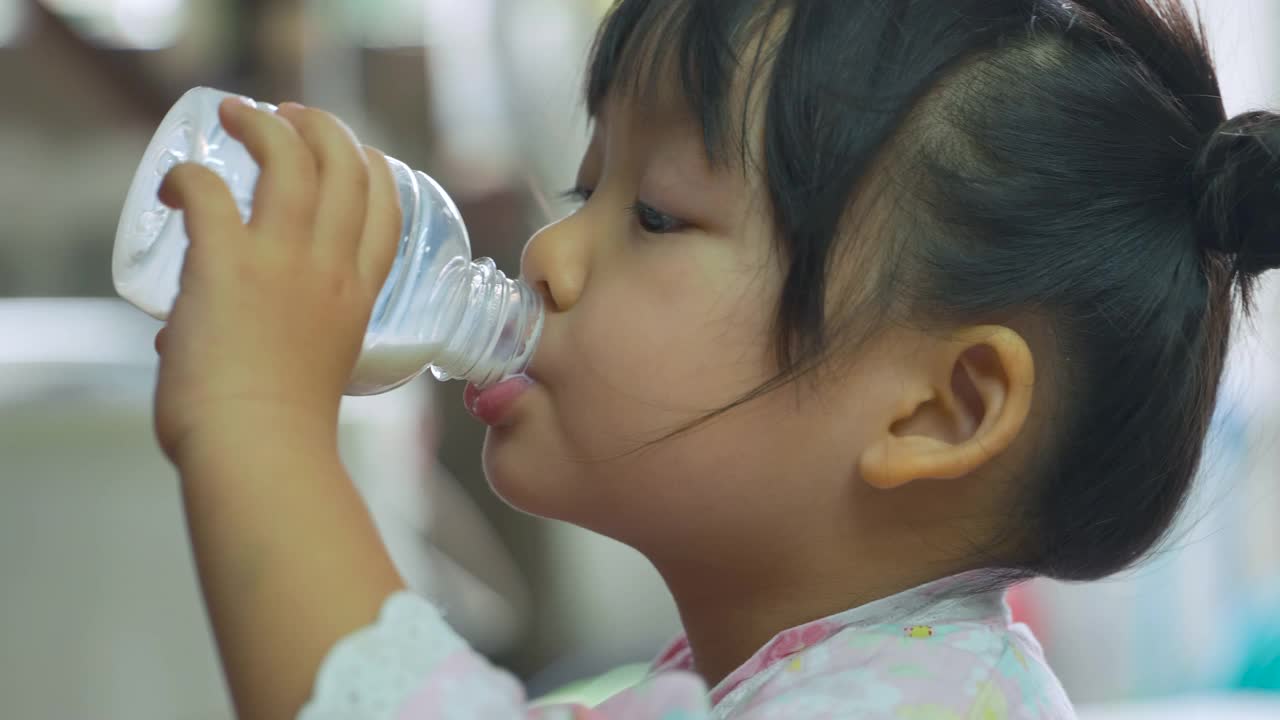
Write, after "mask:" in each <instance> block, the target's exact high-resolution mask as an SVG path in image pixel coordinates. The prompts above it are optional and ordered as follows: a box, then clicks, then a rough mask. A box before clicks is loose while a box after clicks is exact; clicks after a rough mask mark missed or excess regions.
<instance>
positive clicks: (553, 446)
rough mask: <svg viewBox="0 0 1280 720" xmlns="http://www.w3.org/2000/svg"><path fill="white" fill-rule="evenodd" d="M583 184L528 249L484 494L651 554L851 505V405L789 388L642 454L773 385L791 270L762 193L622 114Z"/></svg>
mask: <svg viewBox="0 0 1280 720" xmlns="http://www.w3.org/2000/svg"><path fill="white" fill-rule="evenodd" d="M577 186H578V189H580V190H581V191H583V193H582V194H583V196H584V198H585V200H584V203H583V205H582V206H581V208H580V209H579V210H577V211H576V212H574V213H573V214H571V215H570V216H568V217H566V218H564V219H563V220H561V221H559V222H557V223H555V224H553V225H551V226H549V227H547V228H545V229H543V230H542V231H540V232H539V233H538V234H537V235H535V236H534V237H533V238H532V239H531V240H530V241H529V244H528V246H527V247H526V248H525V253H524V259H523V263H522V271H523V274H524V277H525V279H526V280H527V281H528V282H529V283H530V284H531V285H534V286H535V287H539V288H540V289H541V290H542V291H543V292H544V295H545V297H546V298H547V308H548V312H547V318H546V326H545V330H544V334H543V337H542V341H541V344H540V346H539V348H538V351H537V354H536V357H535V358H534V361H533V364H532V367H531V370H530V375H531V377H532V378H533V379H534V380H535V385H534V386H533V387H532V388H530V389H529V390H528V391H527V392H525V393H524V394H523V395H521V397H520V398H519V400H518V401H517V402H516V403H515V405H514V406H512V408H511V410H510V411H509V412H508V413H506V415H505V417H503V418H502V420H501V421H499V422H498V423H496V425H495V426H494V427H492V428H491V429H490V431H489V434H488V437H487V440H486V444H485V454H484V461H485V469H486V474H487V476H488V478H489V481H490V483H491V484H492V485H493V487H494V489H495V490H496V491H497V492H498V493H499V494H500V495H501V496H502V497H503V498H504V499H506V500H507V501H508V502H509V503H511V504H512V505H514V506H516V507H517V508H520V509H522V510H525V511H527V512H530V513H534V514H537V515H542V516H545V517H551V518H557V519H561V520H565V521H568V522H572V523H575V524H577V525H581V526H583V527H587V528H589V529H592V530H595V531H597V532H601V533H603V534H606V535H609V536H612V537H614V538H617V539H619V540H621V541H623V542H626V543H629V544H631V545H633V546H634V547H637V548H638V549H640V550H642V551H644V552H672V551H677V552H678V551H681V549H682V548H683V549H685V550H692V549H693V547H694V546H693V545H691V543H696V544H697V547H698V548H706V547H713V548H718V547H724V548H729V547H734V546H738V547H739V548H740V547H741V546H742V545H743V544H744V543H746V544H750V543H752V542H764V541H765V539H766V537H767V538H768V539H769V541H770V542H773V543H776V541H777V538H778V536H780V535H783V536H785V535H786V533H785V530H786V526H787V525H789V524H805V523H813V522H814V521H818V522H821V518H820V517H819V515H818V514H817V513H818V512H819V511H820V509H822V508H827V509H830V508H831V507H832V503H847V502H848V500H847V498H846V497H844V494H845V493H847V492H848V489H849V485H851V484H852V483H851V482H849V481H850V479H851V477H852V475H853V473H854V469H855V465H856V458H857V454H858V449H859V447H860V446H861V441H860V437H861V431H860V429H859V428H858V427H857V423H856V418H855V416H854V413H853V412H852V403H851V399H852V398H851V395H850V393H848V392H840V393H833V394H831V395H829V396H827V395H819V394H818V393H817V391H812V390H806V389H802V385H803V383H802V384H799V385H792V386H787V387H784V388H782V389H780V390H778V391H776V392H772V393H770V394H768V395H765V396H763V397H761V398H758V399H756V400H753V401H751V402H749V403H746V404H744V405H742V406H740V407H737V408H735V409H733V410H731V411H729V412H727V413H725V414H724V415H722V416H720V417H718V418H716V419H714V420H712V421H710V422H708V423H706V424H704V425H701V426H698V427H697V428H696V429H694V430H692V431H690V432H687V433H683V434H678V435H676V436H675V437H671V438H668V439H665V440H661V441H660V442H657V443H653V444H649V443H651V441H655V440H658V439H659V438H662V437H663V436H664V435H666V434H667V433H669V432H671V431H673V430H675V429H677V428H680V427H682V426H683V425H685V424H686V423H688V422H690V421H692V420H696V419H698V418H700V417H702V416H704V415H706V414H707V413H709V412H711V411H715V410H717V409H719V408H721V407H723V406H726V405H728V404H730V403H732V402H733V401H734V400H736V399H738V398H739V397H740V396H742V395H744V394H745V393H748V392H750V391H751V390H753V389H755V388H756V387H757V386H759V385H761V384H762V383H764V382H765V381H767V380H769V379H770V378H771V377H772V376H773V375H774V373H775V371H776V366H775V364H774V361H773V353H774V347H775V338H774V334H773V321H774V318H775V315H776V307H777V302H778V295H779V288H780V286H781V282H782V278H783V268H782V262H783V261H782V259H781V258H780V257H779V254H778V253H777V252H776V250H775V241H774V238H773V237H772V224H771V221H770V219H769V217H768V214H767V208H768V203H767V201H766V199H765V197H764V195H763V194H762V190H761V187H760V186H759V185H757V184H755V181H752V180H749V179H748V178H747V177H744V173H743V172H742V171H741V170H739V169H730V168H724V169H712V167H711V166H710V164H709V163H708V161H707V159H706V154H705V151H704V149H703V145H702V136H701V132H700V130H699V129H698V127H697V126H696V125H695V124H694V123H692V122H691V121H690V120H689V119H687V118H686V117H685V116H684V115H683V114H682V113H680V112H677V111H674V110H670V109H669V108H662V107H661V104H659V107H658V108H657V109H653V108H646V109H645V110H644V111H641V110H639V109H637V107H636V106H635V105H633V104H630V103H625V102H614V103H612V104H610V105H609V106H608V108H607V109H606V111H605V112H604V113H603V114H602V117H600V118H598V121H597V125H596V130H595V133H594V137H593V139H592V142H591V145H590V148H589V149H588V151H587V153H586V156H585V157H584V158H583V161H582V164H581V168H580V170H579V172H578V177H577ZM779 526H782V527H779ZM762 528H771V529H775V530H779V531H782V532H773V531H772V530H771V531H769V532H761V529H762Z"/></svg>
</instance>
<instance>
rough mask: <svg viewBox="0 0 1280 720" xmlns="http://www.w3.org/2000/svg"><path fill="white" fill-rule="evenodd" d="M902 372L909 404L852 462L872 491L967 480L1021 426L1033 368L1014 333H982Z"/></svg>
mask: <svg viewBox="0 0 1280 720" xmlns="http://www.w3.org/2000/svg"><path fill="white" fill-rule="evenodd" d="M910 372H912V373H914V374H915V376H916V377H915V378H914V379H913V380H912V382H910V383H909V386H910V387H912V388H914V391H913V392H914V396H913V397H909V398H907V399H906V402H904V403H903V409H902V410H901V411H900V412H899V414H898V417H895V418H893V419H892V421H891V422H890V423H887V424H886V427H885V429H884V431H883V432H882V433H881V434H880V436H879V438H878V439H877V440H876V441H874V442H873V443H871V444H870V445H869V446H868V447H867V448H866V449H865V450H864V451H863V453H862V455H861V457H860V458H859V463H858V467H859V471H860V474H861V477H862V481H863V482H865V483H867V484H868V485H871V486H872V487H875V488H878V489H882V490H889V489H893V488H896V487H900V486H902V485H905V484H907V483H910V482H912V481H913V480H927V479H936V480H945V479H955V478H960V477H965V476H968V475H971V474H973V473H974V472H976V471H978V470H979V469H981V468H982V467H984V466H986V465H987V464H989V463H990V462H991V461H992V460H994V459H995V458H996V457H998V456H1000V455H1001V454H1003V453H1004V452H1005V451H1006V450H1008V449H1009V448H1010V446H1012V445H1013V443H1014V441H1015V440H1016V439H1017V437H1018V435H1019V434H1020V433H1021V432H1022V429H1023V427H1025V425H1026V422H1027V417H1028V416H1029V414H1030V410H1031V397H1032V389H1033V386H1034V382H1035V364H1034V361H1033V358H1032V354H1031V348H1030V347H1029V346H1028V344H1027V342H1026V340H1025V339H1024V338H1023V337H1022V336H1021V335H1020V334H1019V333H1017V332H1015V331H1014V330H1011V329H1009V328H1007V327H1002V326H982V327H975V328H969V329H967V330H965V331H964V332H962V333H959V334H957V335H954V336H952V337H950V338H947V339H945V340H939V342H938V345H937V346H936V347H935V348H934V349H933V352H931V353H930V357H929V358H928V359H925V360H922V361H920V362H919V363H918V364H917V365H913V366H912V369H911V371H910ZM922 391H923V392H922Z"/></svg>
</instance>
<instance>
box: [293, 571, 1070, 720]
mask: <svg viewBox="0 0 1280 720" xmlns="http://www.w3.org/2000/svg"><path fill="white" fill-rule="evenodd" d="M972 579H973V578H972V577H968V578H966V577H957V578H949V579H946V580H942V581H938V582H936V583H932V584H930V585H926V586H923V587H921V588H917V589H915V590H911V591H908V592H906V593H902V594H900V595H895V596H893V597H891V598H886V599H884V600H879V601H876V602H874V603H870V604H868V605H865V606H862V607H858V608H854V609H852V610H848V611H846V612H844V613H840V614H838V615H834V616H832V617H829V618H823V619H821V620H816V621H814V622H810V623H806V624H804V625H801V626H798V627H795V628H792V629H790V630H787V631H785V632H782V633H779V634H778V635H777V636H776V637H774V638H773V640H771V641H770V642H768V643H766V644H765V646H764V647H762V648H760V650H759V651H758V652H756V654H755V655H754V656H752V657H751V658H750V659H749V660H748V661H747V662H746V663H744V664H743V665H742V666H741V667H740V668H738V669H737V670H736V671H735V672H734V673H732V674H731V675H730V676H729V677H727V678H725V679H724V680H723V681H722V682H720V683H719V684H718V685H717V686H716V687H714V688H710V689H708V688H707V687H706V685H705V684H704V683H703V681H702V679H701V678H700V677H699V676H698V675H697V674H696V672H695V667H694V658H693V654H692V652H691V650H690V648H689V643H688V640H687V639H686V638H684V637H683V636H682V637H680V638H677V639H676V640H675V641H673V642H672V643H671V644H670V645H669V646H668V647H667V648H666V649H665V650H664V651H663V652H662V653H661V654H660V655H659V656H658V659H657V660H656V661H655V662H654V664H653V666H652V669H651V672H650V674H649V676H648V677H647V678H646V679H645V680H644V681H643V682H641V683H640V684H638V685H637V686H635V687H632V688H629V689H627V690H624V691H622V692H621V693H619V694H617V695H615V696H614V697H613V698H610V699H609V700H608V701H606V702H604V703H603V704H601V705H600V706H598V707H596V708H586V707H583V706H580V705H555V706H546V705H544V706H541V707H534V708H530V707H529V706H528V705H527V703H526V698H525V696H524V691H523V688H521V687H520V685H519V684H518V683H517V682H516V681H515V679H514V678H512V677H511V676H510V675H509V674H507V673H505V672H503V671H501V670H498V669H496V668H494V667H492V666H491V665H489V664H488V663H487V662H485V661H484V659H483V658H481V657H480V656H479V655H477V654H475V653H474V652H472V651H471V650H469V649H463V650H461V651H453V652H450V653H447V654H444V655H443V656H441V659H439V660H438V661H435V664H434V666H433V668H432V669H431V670H430V671H428V672H426V673H425V676H424V677H422V679H421V682H420V683H419V684H418V686H417V688H416V689H415V690H414V691H413V692H410V693H407V694H404V695H401V696H398V697H397V698H385V700H386V702H379V703H372V704H369V705H368V706H370V707H373V706H376V707H392V708H396V711H395V712H394V713H390V712H388V713H386V714H380V713H379V714H362V715H359V716H352V715H351V714H349V713H348V714H340V713H331V714H325V708H324V707H322V706H317V705H316V704H315V703H314V702H313V705H312V706H309V707H308V708H307V709H306V710H304V715H303V717H304V720H312V719H313V718H314V719H317V720H318V719H320V718H324V719H325V720H327V719H328V718H330V717H332V718H337V717H343V718H348V719H349V720H362V719H363V718H365V717H368V718H374V717H378V718H381V717H387V718H393V717H394V718H399V719H400V720H419V719H425V718H432V719H439V720H482V719H483V720H773V719H777V720H823V719H826V718H829V719H831V720H855V719H856V720H961V719H962V718H963V719H966V720H968V719H973V718H981V719H982V720H1010V719H1015V720H1072V719H1073V718H1075V713H1074V711H1073V709H1072V707H1071V703H1070V702H1069V701H1068V699H1067V697H1066V694H1065V693H1064V692H1063V690H1062V687H1061V686H1060V685H1059V684H1058V681H1057V679H1056V678H1055V677H1054V675H1053V672H1052V671H1051V670H1050V669H1049V667H1048V665H1047V664H1046V662H1045V660H1044V654H1043V652H1042V651H1041V649H1040V646H1039V644H1038V643H1037V642H1036V640H1035V638H1034V637H1032V635H1031V632H1030V631H1029V630H1028V629H1027V628H1026V627H1025V626H1023V625H1019V624H1017V623H1014V622H1013V621H1012V619H1011V617H1010V613H1009V610H1008V607H1007V605H1006V604H1005V602H1004V597H1003V593H1000V592H989V593H982V594H974V593H971V592H967V591H964V590H963V588H966V587H972V584H971V583H967V582H966V580H972ZM398 596H399V598H398V599H397V600H396V601H395V602H396V603H397V608H398V611H397V613H398V615H399V616H402V617H403V616H408V615H410V614H412V613H409V612H408V610H407V609H406V608H408V607H409V604H410V600H409V599H407V598H406V597H405V596H404V594H398ZM388 602H389V603H391V602H392V601H390V600H389V601H388ZM413 602H416V603H418V604H419V606H420V607H421V615H420V616H419V617H416V618H414V628H415V632H414V642H418V643H422V647H423V652H424V654H429V653H428V651H427V648H429V647H432V646H434V647H439V644H438V643H445V644H449V645H451V646H453V645H457V644H458V643H459V642H460V641H459V639H458V638H457V636H456V635H455V634H454V633H453V631H452V630H450V629H449V627H448V626H447V625H446V624H444V622H443V620H441V619H440V618H439V614H438V613H436V612H435V611H434V608H432V607H431V606H430V605H429V604H428V603H426V602H425V601H423V600H421V599H420V598H414V599H413ZM424 628H430V630H429V632H424V631H423V629H424ZM367 630H368V632H369V633H371V634H369V635H365V636H363V638H364V639H365V640H368V638H370V637H381V638H390V637H393V636H394V635H393V634H390V633H388V628H386V627H381V628H377V627H376V626H375V628H372V629H367ZM374 630H379V631H380V632H381V634H377V633H375V632H374ZM362 632H365V631H362ZM358 635H359V634H357V636H358ZM357 636H353V637H357ZM383 642H390V641H389V640H384V641H383ZM375 644H376V643H375ZM433 644H434V645H433ZM361 646H362V645H361V644H360V643H358V642H350V643H340V644H339V646H338V647H336V648H335V650H334V651H332V652H331V653H330V656H329V658H327V659H326V661H325V666H326V668H328V667H330V666H332V667H352V666H353V665H352V663H351V662H350V658H344V657H342V656H341V655H342V653H343V651H344V648H352V647H361ZM363 647H364V648H365V651H366V652H368V650H369V648H370V647H371V645H370V644H369V643H368V642H365V643H364V645H363ZM396 650H397V652H399V653H401V654H402V653H403V647H397V648H396ZM395 654H396V653H387V654H386V655H387V656H388V657H390V656H393V655H395ZM374 655H377V653H374ZM437 655H440V653H437ZM393 670H394V669H390V668H389V669H388V670H387V672H392V671H393ZM401 670H402V668H401ZM321 674H322V676H323V677H328V678H332V677H333V676H334V673H333V672H332V671H330V672H329V673H328V674H327V675H326V674H325V668H322V670H321ZM360 678H363V679H356V680H353V681H352V686H351V687H332V686H329V687H325V688H324V690H325V693H323V695H324V696H325V697H345V696H347V695H349V694H357V695H358V694H359V693H361V692H365V693H366V694H368V691H369V686H370V685H376V683H374V682H373V681H372V679H373V678H376V674H374V675H371V674H370V673H369V672H363V673H361V674H360Z"/></svg>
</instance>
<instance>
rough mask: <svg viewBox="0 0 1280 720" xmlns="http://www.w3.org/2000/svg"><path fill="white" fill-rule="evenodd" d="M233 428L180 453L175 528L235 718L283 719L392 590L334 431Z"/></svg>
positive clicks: (395, 585) (390, 574) (393, 582)
mask: <svg viewBox="0 0 1280 720" xmlns="http://www.w3.org/2000/svg"><path fill="white" fill-rule="evenodd" d="M295 429H296V428H290V427H289V426H287V425H277V426H276V427H275V428H274V431H269V430H263V429H257V430H255V429H254V428H252V427H249V426H247V425H246V426H244V427H242V428H241V429H240V430H239V431H237V433H235V434H223V436H222V437H220V438H219V439H218V440H216V441H205V442H203V443H201V444H198V445H196V446H194V447H192V448H190V449H189V450H187V451H186V452H185V453H184V456H183V458H182V459H181V462H180V463H179V468H180V471H181V474H182V484H183V499H184V504H185V508H186V515H187V523H188V528H189V532H190V534H191V541H192V545H193V549H194V553H195V560H196V567H197V570H198V572H199V576H200V583H201V587H202V590H203V593H204V598H205V603H206V605H207V607H208V612H209V616H210V620H211V622H212V624H213V630H214V635H215V638H216V640H217V645H218V651H219V654H220V655H221V658H222V665H223V668H224V672H225V673H226V675H227V681H228V683H229V685H230V688H231V693H232V696H233V699H234V701H235V705H236V709H237V712H238V714H239V717H241V718H244V719H246V720H257V719H259V718H272V719H274V718H292V717H293V716H294V715H296V713H297V711H298V710H299V709H300V708H301V706H302V704H303V703H304V702H306V700H307V697H308V695H309V693H310V691H311V686H312V682H313V681H314V678H315V674H316V671H317V670H318V669H319V667H320V664H321V662H322V661H323V659H324V656H325V654H326V653H327V652H328V651H329V649H330V648H332V646H333V645H334V644H335V643H336V642H337V641H338V640H339V639H341V638H342V637H344V636H346V635H347V634H349V633H351V632H353V631H355V630H357V629H359V628H361V627H363V626H365V625H368V624H369V623H371V622H373V621H374V620H375V619H376V618H377V615H378V610H379V608H380V607H381V605H382V603H383V601H384V600H385V599H386V598H387V597H388V595H390V594H391V593H392V592H394V591H396V590H398V589H401V588H403V586H404V585H403V581H402V580H401V578H400V577H399V574H398V573H397V572H396V570H395V567H394V565H392V563H391V560H390V558H389V557H388V555H387V553H386V551H385V549H384V547H383V545H382V542H381V540H380V538H379V537H378V534H377V531H376V529H375V527H374V524H373V522H372V520H371V518H370V517H369V514H368V511H367V509H366V507H365V505H364V502H363V501H362V499H361V497H360V495H359V494H358V493H357V491H356V489H355V487H354V485H353V484H352V482H351V480H350V478H349V477H348V475H347V473H346V471H345V470H344V468H343V467H342V463H341V461H340V459H339V457H338V452H337V442H336V436H335V437H331V436H330V435H331V434H332V433H331V432H326V431H324V430H323V429H320V428H317V429H314V430H313V431H300V432H295V431H294V430H295Z"/></svg>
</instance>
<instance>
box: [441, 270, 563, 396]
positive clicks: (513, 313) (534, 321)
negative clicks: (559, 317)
mask: <svg viewBox="0 0 1280 720" xmlns="http://www.w3.org/2000/svg"><path fill="white" fill-rule="evenodd" d="M440 282H441V283H442V284H443V285H444V286H445V287H447V288H448V291H447V292H445V293H444V294H443V296H445V297H449V298H451V299H452V302H453V303H456V304H455V308H457V309H459V310H460V317H459V319H458V324H457V325H456V327H455V328H454V330H453V332H451V333H450V335H449V341H448V343H447V345H446V346H445V347H444V349H443V350H442V351H441V352H440V353H439V355H438V356H437V357H436V358H435V359H434V360H433V362H432V366H431V371H432V374H433V375H435V377H436V378H437V379H439V380H466V381H467V382H470V383H471V384H473V385H476V386H478V387H485V386H488V385H492V384H494V383H496V382H498V381H500V380H503V379H505V378H508V377H512V376H515V375H520V374H522V373H524V372H525V371H526V370H527V369H528V367H529V362H530V360H532V358H533V351H534V349H535V348H536V347H537V344H538V340H539V339H540V338H541V336H542V322H543V306H542V297H541V296H540V295H539V294H538V293H537V292H535V291H534V290H533V288H531V287H529V285H528V284H527V283H525V282H524V281H522V280H513V279H511V278H508V277H507V276H506V275H504V274H503V273H502V271H501V270H498V268H497V266H495V265H494V263H493V261H492V260H490V259H489V258H480V259H479V260H476V261H474V262H465V261H461V259H459V262H456V263H454V264H452V265H451V266H450V267H449V268H447V269H446V270H445V272H444V273H443V274H442V276H441V278H440Z"/></svg>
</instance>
